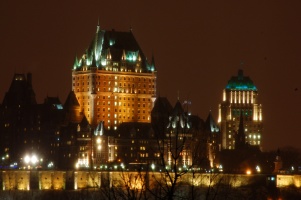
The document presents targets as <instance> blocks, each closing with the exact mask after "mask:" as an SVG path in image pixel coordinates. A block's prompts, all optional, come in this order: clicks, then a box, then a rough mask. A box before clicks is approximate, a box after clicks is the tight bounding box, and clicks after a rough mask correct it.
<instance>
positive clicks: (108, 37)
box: [73, 26, 155, 71]
mask: <svg viewBox="0 0 301 200" xmlns="http://www.w3.org/2000/svg"><path fill="white" fill-rule="evenodd" d="M104 60H111V61H116V62H120V61H122V60H123V61H124V62H126V61H127V62H128V63H132V65H133V66H135V62H136V61H137V60H138V61H139V62H141V66H142V69H143V71H154V70H155V67H154V66H153V65H154V63H151V64H149V63H148V62H147V59H146V57H145V55H144V53H143V51H142V49H141V48H140V46H139V44H138V42H137V41H136V39H135V37H134V35H133V33H132V31H129V32H122V31H115V30H111V31H105V30H100V27H99V26H97V30H96V33H95V36H94V38H93V40H92V42H91V43H90V46H89V47H88V49H87V50H86V53H85V54H84V55H83V57H82V59H80V60H79V61H78V60H77V58H75V61H74V66H73V67H74V69H77V68H78V67H80V66H83V65H87V66H88V67H90V66H92V67H102V65H103V64H102V61H104ZM129 66H130V65H129Z"/></svg>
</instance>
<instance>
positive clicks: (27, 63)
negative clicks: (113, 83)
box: [0, 0, 301, 150]
mask: <svg viewBox="0 0 301 200" xmlns="http://www.w3.org/2000/svg"><path fill="white" fill-rule="evenodd" d="M50 2H51V3H50ZM300 9H301V1H299V0H295V1H294V0H290V1H284V0H270V1H262V0H260V1H256V0H252V1H248V0H245V1H232V0H227V1H225V0H223V1H222V0H221V1H219V0H212V1H209V0H206V1H203V0H189V1H156V0H152V1H147V0H134V1H130V0H129V1H116V0H110V1H100V0H99V1H96V0H95V1H79V0H73V1H68V2H67V1H58V0H53V1H49V2H46V1H41V0H31V1H23V0H17V1H8V0H3V1H1V2H0V66H1V69H2V72H1V74H0V102H2V100H3V97H4V94H5V92H6V91H8V89H9V85H10V84H11V81H12V78H13V75H14V73H27V72H31V73H32V74H33V87H34V90H35V93H36V97H37V101H38V103H42V102H43V100H44V98H45V97H46V96H47V95H48V96H58V97H59V98H60V100H61V101H62V103H64V102H65V100H66V97H67V94H68V93H69V91H70V90H71V68H72V65H73V62H74V58H75V56H76V55H77V56H81V55H82V54H83V53H84V52H85V49H86V48H87V47H88V46H89V44H90V42H91V40H92V38H93V37H94V34H95V31H96V26H97V23H98V19H99V25H100V27H101V29H105V30H111V29H113V28H114V29H115V30H117V31H129V30H130V28H132V31H133V33H134V35H135V37H136V39H137V41H138V43H139V44H140V46H141V48H142V49H143V51H144V53H145V54H146V55H147V57H148V58H149V59H150V58H151V56H152V53H153V54H154V56H155V62H156V66H157V70H158V76H157V78H158V81H157V93H158V94H159V95H160V96H166V97H167V98H168V99H169V100H170V102H171V103H172V104H173V105H174V104H175V101H176V99H177V96H178V93H179V96H180V100H186V99H188V100H190V101H191V102H192V105H191V108H190V109H191V111H192V113H193V114H196V115H199V116H200V117H201V118H203V119H206V118H207V115H208V113H209V111H210V110H212V114H213V115H214V117H215V118H216V119H217V117H218V115H217V110H218V104H219V103H220V102H221V100H222V91H223V89H224V88H225V86H226V84H227V82H228V80H229V79H230V78H231V76H234V75H237V71H238V69H243V70H244V74H245V75H247V76H250V77H251V79H252V80H253V82H254V83H255V85H256V86H257V88H258V90H259V95H260V97H259V98H260V102H261V103H262V104H263V117H264V118H263V119H264V135H263V150H275V149H276V148H278V147H284V146H289V145H290V146H294V147H298V148H299V147H300V146H301V145H300V142H301V126H300V124H301V123H300V120H301V118H300V117H301V105H300V102H301V101H300V100H301V81H300V71H301V56H300V54H301V28H300V26H301V24H300V22H301V12H300ZM178 91H179V92H178Z"/></svg>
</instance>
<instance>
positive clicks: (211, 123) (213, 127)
mask: <svg viewBox="0 0 301 200" xmlns="http://www.w3.org/2000/svg"><path fill="white" fill-rule="evenodd" d="M205 129H206V131H209V132H210V133H216V132H219V131H220V129H219V127H218V125H217V123H216V122H215V120H214V119H213V117H212V114H211V111H210V112H209V114H208V117H207V119H206V122H205Z"/></svg>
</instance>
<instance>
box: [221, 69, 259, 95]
mask: <svg viewBox="0 0 301 200" xmlns="http://www.w3.org/2000/svg"><path fill="white" fill-rule="evenodd" d="M226 89H229V90H253V91H257V88H256V86H255V85H254V83H253V81H252V80H251V79H250V78H249V77H248V76H244V75H243V70H238V75H237V76H232V78H231V79H230V80H229V81H228V84H227V86H226Z"/></svg>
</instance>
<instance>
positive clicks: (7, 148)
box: [0, 73, 63, 168]
mask: <svg viewBox="0 0 301 200" xmlns="http://www.w3.org/2000/svg"><path fill="white" fill-rule="evenodd" d="M62 109H63V107H62V105H61V103H60V100H59V99H58V98H57V97H47V98H46V99H45V101H44V103H43V104H37V102H36V99H35V93H34V90H33V87H32V75H31V74H30V73H28V74H27V75H25V74H15V75H14V77H13V80H12V83H11V85H10V88H9V90H8V92H7V93H6V94H5V97H4V100H3V102H2V104H1V106H0V113H1V115H0V125H1V126H0V133H1V134H0V140H1V142H0V153H1V157H2V158H3V159H2V167H8V166H10V165H15V166H14V167H18V168H19V167H28V166H29V165H28V164H27V163H25V160H24V159H25V157H26V156H34V159H35V158H39V161H35V165H38V164H41V165H42V164H46V163H47V162H51V161H52V160H54V159H55V158H56V156H57V153H58V151H57V148H58V145H59V143H58V139H59V127H60V121H61V119H62ZM40 159H41V160H40ZM29 167H36V166H29Z"/></svg>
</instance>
